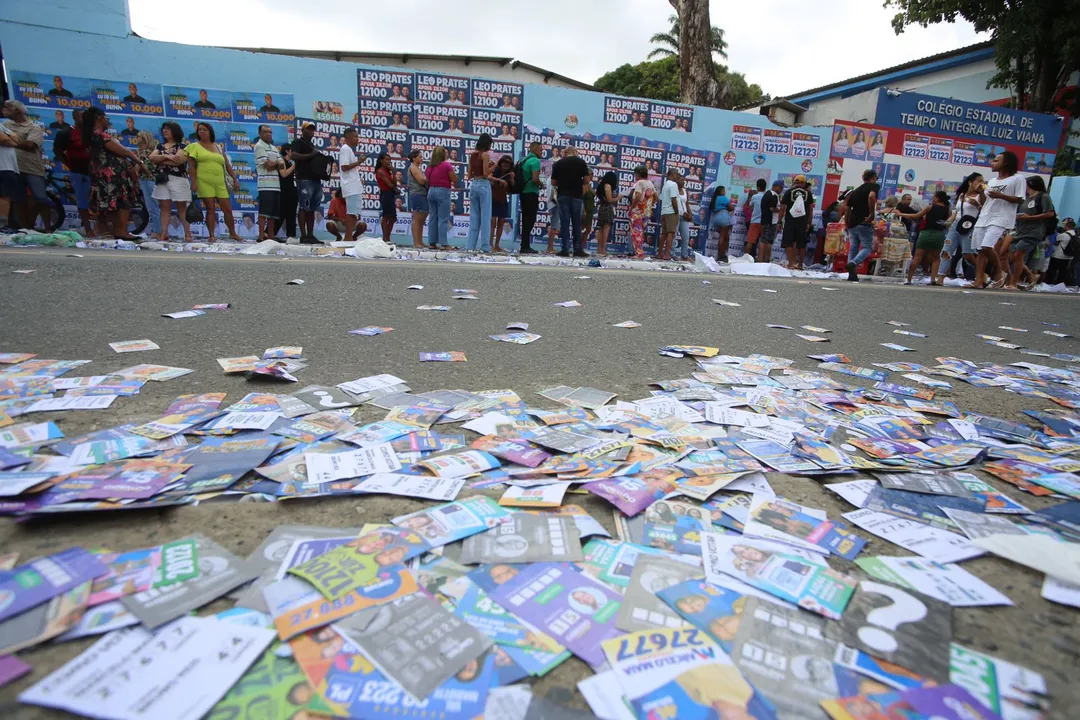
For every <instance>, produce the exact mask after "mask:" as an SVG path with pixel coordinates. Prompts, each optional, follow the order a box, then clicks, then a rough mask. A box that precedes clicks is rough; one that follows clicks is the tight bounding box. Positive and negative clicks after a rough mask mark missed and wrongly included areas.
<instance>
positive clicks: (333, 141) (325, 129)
mask: <svg viewBox="0 0 1080 720" xmlns="http://www.w3.org/2000/svg"><path fill="white" fill-rule="evenodd" d="M308 123H312V124H314V125H315V135H314V136H312V138H311V144H312V145H314V146H315V147H316V148H317V149H319V150H323V151H325V152H330V153H337V151H338V150H339V149H340V148H341V137H342V136H343V135H344V134H345V128H347V127H349V125H347V124H345V123H334V122H322V121H319V120H314V119H312V118H296V121H295V128H296V130H295V132H296V137H299V136H300V130H301V129H303V127H304V126H305V125H307V124H308Z"/></svg>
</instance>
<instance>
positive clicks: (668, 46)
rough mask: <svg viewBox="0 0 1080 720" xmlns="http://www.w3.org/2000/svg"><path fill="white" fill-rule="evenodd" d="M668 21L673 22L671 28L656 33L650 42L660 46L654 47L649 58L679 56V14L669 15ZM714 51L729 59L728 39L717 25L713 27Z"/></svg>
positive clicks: (712, 43)
mask: <svg viewBox="0 0 1080 720" xmlns="http://www.w3.org/2000/svg"><path fill="white" fill-rule="evenodd" d="M668 22H669V23H671V29H670V30H668V31H667V32H662V33H656V34H655V35H653V36H652V37H651V38H649V42H651V43H652V44H653V45H659V46H660V47H657V48H653V50H652V52H650V53H649V55H648V57H647V59H648V60H652V59H653V58H669V57H678V55H679V16H678V15H675V14H671V15H669V16H668ZM711 45H712V51H713V54H714V55H719V56H720V57H722V58H724V59H725V60H727V46H728V44H727V41H726V40H724V31H723V30H721V29H720V28H718V27H716V26H715V25H714V26H713V28H712V41H711Z"/></svg>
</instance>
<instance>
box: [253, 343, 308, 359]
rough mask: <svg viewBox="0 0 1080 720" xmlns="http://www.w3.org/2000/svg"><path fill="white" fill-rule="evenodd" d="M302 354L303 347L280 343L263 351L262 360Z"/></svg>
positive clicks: (301, 355)
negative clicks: (280, 344)
mask: <svg viewBox="0 0 1080 720" xmlns="http://www.w3.org/2000/svg"><path fill="white" fill-rule="evenodd" d="M303 356H304V348H303V347H300V346H299V345H282V346H279V347H272V348H267V349H266V350H265V351H264V352H263V360H280V359H282V358H298V357H303Z"/></svg>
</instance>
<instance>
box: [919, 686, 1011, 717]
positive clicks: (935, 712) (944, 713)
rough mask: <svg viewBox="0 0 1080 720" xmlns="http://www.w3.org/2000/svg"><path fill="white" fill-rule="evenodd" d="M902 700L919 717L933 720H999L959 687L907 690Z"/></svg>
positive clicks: (992, 712) (993, 713)
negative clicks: (932, 719)
mask: <svg viewBox="0 0 1080 720" xmlns="http://www.w3.org/2000/svg"><path fill="white" fill-rule="evenodd" d="M902 698H903V700H904V702H906V703H908V704H909V705H911V707H912V708H914V709H915V711H916V712H918V713H919V715H920V716H922V717H932V718H934V719H935V720H1001V716H1000V715H998V714H997V713H996V712H994V711H993V710H990V709H989V708H987V707H986V706H985V705H983V704H982V703H981V702H979V701H978V700H976V699H975V696H974V695H972V694H971V693H969V692H968V691H967V690H965V689H964V688H962V687H960V686H959V685H938V686H937V687H928V688H918V689H917V690H909V691H908V692H906V693H904V694H903V696H902Z"/></svg>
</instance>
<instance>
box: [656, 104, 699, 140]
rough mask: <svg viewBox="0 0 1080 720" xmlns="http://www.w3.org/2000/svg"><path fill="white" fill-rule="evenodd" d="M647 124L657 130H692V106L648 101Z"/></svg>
mask: <svg viewBox="0 0 1080 720" xmlns="http://www.w3.org/2000/svg"><path fill="white" fill-rule="evenodd" d="M648 126H649V127H651V128H655V129H657V130H674V131H675V132H686V133H688V132H693V131H694V108H693V107H692V106H690V105H671V104H668V103H655V102H654V103H649V121H648Z"/></svg>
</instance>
